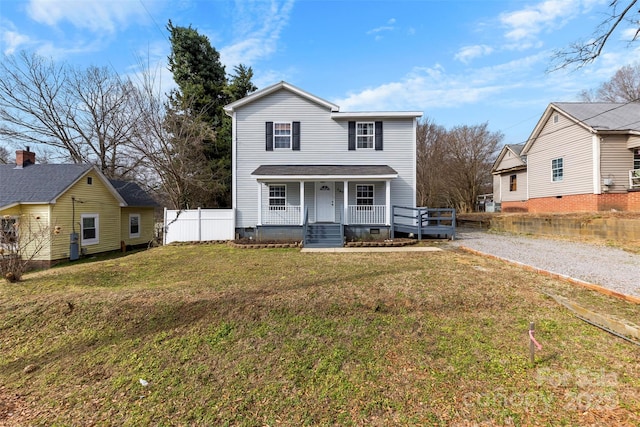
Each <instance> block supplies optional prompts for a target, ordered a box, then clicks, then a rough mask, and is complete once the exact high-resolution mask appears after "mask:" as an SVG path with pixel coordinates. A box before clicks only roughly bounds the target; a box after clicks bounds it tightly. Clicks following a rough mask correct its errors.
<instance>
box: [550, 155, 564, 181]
mask: <svg viewBox="0 0 640 427" xmlns="http://www.w3.org/2000/svg"><path fill="white" fill-rule="evenodd" d="M557 160H561V161H562V167H560V168H555V169H554V167H553V162H554V161H557ZM554 170H560V171H562V174H561V175H560V176H559V177H558V179H554V176H553V171H554ZM562 181H564V157H556V158H555V159H551V182H562Z"/></svg>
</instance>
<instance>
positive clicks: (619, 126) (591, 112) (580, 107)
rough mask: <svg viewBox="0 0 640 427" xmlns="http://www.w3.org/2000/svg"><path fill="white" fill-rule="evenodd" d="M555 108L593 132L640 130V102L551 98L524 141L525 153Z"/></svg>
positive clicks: (630, 131) (633, 132)
mask: <svg viewBox="0 0 640 427" xmlns="http://www.w3.org/2000/svg"><path fill="white" fill-rule="evenodd" d="M555 112H558V113H559V114H562V115H563V116H564V117H566V118H567V119H569V120H570V121H572V122H573V123H574V124H575V125H577V126H581V127H583V128H584V129H585V130H587V131H589V132H591V133H594V134H603V133H628V134H636V135H638V134H640V102H626V103H619V102H552V103H551V104H549V105H548V106H547V108H546V110H545V112H544V113H543V114H542V117H541V118H540V120H539V121H538V123H537V124H536V127H535V128H534V129H533V132H532V133H531V136H529V139H528V140H527V143H526V144H525V145H524V148H523V150H522V151H523V152H524V153H525V154H526V152H527V151H528V150H529V149H530V148H531V145H533V142H534V141H535V140H536V138H538V137H539V136H540V133H541V132H542V129H543V128H544V125H545V124H546V123H547V121H548V120H549V118H550V117H551V115H552V114H554V113H555Z"/></svg>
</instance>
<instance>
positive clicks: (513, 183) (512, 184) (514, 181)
mask: <svg viewBox="0 0 640 427" xmlns="http://www.w3.org/2000/svg"><path fill="white" fill-rule="evenodd" d="M517 190H518V175H511V176H510V177H509V191H517Z"/></svg>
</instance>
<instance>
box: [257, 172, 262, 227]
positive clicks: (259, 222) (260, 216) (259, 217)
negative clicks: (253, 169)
mask: <svg viewBox="0 0 640 427" xmlns="http://www.w3.org/2000/svg"><path fill="white" fill-rule="evenodd" d="M258 225H262V183H261V182H260V181H258Z"/></svg>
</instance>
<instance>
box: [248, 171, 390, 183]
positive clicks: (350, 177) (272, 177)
mask: <svg viewBox="0 0 640 427" xmlns="http://www.w3.org/2000/svg"><path fill="white" fill-rule="evenodd" d="M253 176H254V177H256V179H257V180H258V181H267V180H268V181H294V180H295V181H321V180H326V181H331V180H340V181H350V180H356V179H368V180H373V179H395V178H397V177H398V174H397V173H396V174H382V175H253Z"/></svg>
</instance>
